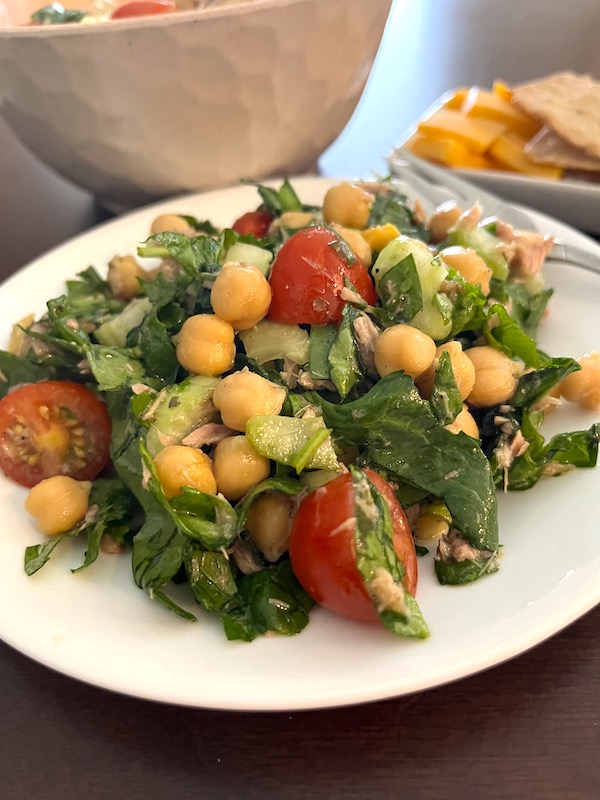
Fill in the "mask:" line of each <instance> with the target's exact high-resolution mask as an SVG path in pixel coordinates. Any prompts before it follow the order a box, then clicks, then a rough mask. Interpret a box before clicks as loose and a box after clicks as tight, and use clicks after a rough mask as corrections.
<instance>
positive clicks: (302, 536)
mask: <svg viewBox="0 0 600 800" xmlns="http://www.w3.org/2000/svg"><path fill="white" fill-rule="evenodd" d="M365 473H366V475H367V476H368V478H369V480H370V481H371V483H372V484H373V486H374V487H375V488H376V489H377V490H378V491H379V492H380V493H381V495H382V496H383V499H384V500H385V501H386V503H387V505H388V508H389V510H390V514H391V517H392V527H393V540H394V550H395V551H396V555H397V556H398V558H399V559H400V561H401V562H402V563H403V564H404V569H405V572H406V574H405V578H404V585H405V587H406V589H407V590H408V591H409V592H410V593H411V594H412V595H414V594H415V592H416V589H417V578H418V574H417V554H416V552H415V545H414V542H413V538H412V534H411V532H410V528H409V526H408V522H407V521H406V516H405V514H404V511H403V510H402V506H401V505H400V503H399V502H398V500H397V499H396V496H395V495H394V492H393V491H392V488H391V487H390V485H389V484H388V483H387V481H385V480H384V479H383V478H382V477H381V476H380V475H378V474H377V473H376V472H373V471H372V470H369V469H368V470H365ZM353 517H354V489H353V486H352V476H351V475H350V474H349V473H346V474H344V475H341V476H340V477H339V478H335V480H333V481H330V482H329V483H326V484H325V485H324V486H322V487H321V488H319V489H317V490H316V491H314V492H312V493H311V494H309V495H308V497H306V498H305V499H304V500H303V501H302V503H300V507H299V508H298V512H297V513H296V516H295V517H294V522H293V524H292V532H291V536H290V560H291V563H292V568H293V570H294V574H295V575H296V577H297V578H298V580H299V582H300V584H301V585H302V586H303V587H304V589H305V590H306V592H308V594H309V595H310V596H311V597H312V598H313V600H316V602H317V603H320V604H321V605H323V606H325V607H327V608H329V609H330V610H331V611H335V612H337V613H338V614H341V615H342V616H345V617H350V619H356V620H359V621H361V622H377V621H378V620H379V617H378V615H377V612H376V610H375V607H374V605H373V603H372V601H371V599H370V598H369V595H368V593H367V590H366V589H365V586H364V583H363V581H362V578H361V576H360V573H359V571H358V568H357V566H356V549H355V545H354V525H353V524H350V525H348V524H347V522H348V520H352V518H353Z"/></svg>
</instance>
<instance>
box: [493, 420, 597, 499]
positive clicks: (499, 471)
mask: <svg viewBox="0 0 600 800" xmlns="http://www.w3.org/2000/svg"><path fill="white" fill-rule="evenodd" d="M542 419H543V415H542V414H540V413H539V412H527V411H525V412H523V416H522V420H521V433H522V435H523V436H524V438H525V439H526V440H527V442H528V447H527V449H526V450H525V452H524V453H522V454H521V455H520V456H517V457H516V458H515V459H514V461H513V462H512V464H511V465H510V467H508V470H507V472H506V474H504V470H503V468H502V465H501V463H499V460H498V457H497V456H496V455H494V457H493V458H492V468H493V469H494V472H495V477H496V481H497V482H498V483H504V485H505V486H506V488H507V489H510V490H524V489H529V488H531V487H532V486H533V485H534V484H536V483H537V482H538V481H539V480H540V478H542V477H544V476H552V475H560V474H562V473H563V472H565V471H567V470H569V469H572V468H575V467H579V468H590V467H595V466H596V462H597V458H598V443H599V442H600V424H598V423H596V424H595V425H592V426H591V428H589V429H588V430H583V431H573V432H571V433H559V434H557V435H556V436H553V437H552V438H551V439H550V441H549V442H546V441H545V440H544V437H543V436H542V434H541V433H540V431H539V426H540V425H541V422H542Z"/></svg>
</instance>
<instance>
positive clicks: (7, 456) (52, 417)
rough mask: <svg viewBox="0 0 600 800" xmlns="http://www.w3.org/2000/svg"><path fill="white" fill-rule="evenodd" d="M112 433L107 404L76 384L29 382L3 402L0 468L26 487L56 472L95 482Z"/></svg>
mask: <svg viewBox="0 0 600 800" xmlns="http://www.w3.org/2000/svg"><path fill="white" fill-rule="evenodd" d="M110 436H111V423H110V417H109V416H108V413H107V411H106V405H105V404H104V403H103V402H102V400H99V399H98V398H97V397H96V395H94V394H92V392H90V390H89V389H86V387H85V386H81V385H80V384H78V383H71V382H69V381H42V382H41V383H30V384H27V385H26V386H22V387H21V388H20V389H16V390H15V391H14V392H11V393H10V394H7V395H6V397H3V398H2V400H0V469H2V471H3V472H5V473H6V475H8V477H9V478H12V479H13V480H15V481H16V482H17V483H20V484H21V485H22V486H35V485H36V483H39V482H40V481H41V480H43V479H44V478H50V477H51V476H53V475H69V476H70V477H72V478H75V479H76V480H81V481H85V480H93V479H94V478H95V477H96V476H97V475H98V473H99V472H100V471H101V470H102V469H103V468H104V467H105V466H106V463H107V462H108V459H109V446H110Z"/></svg>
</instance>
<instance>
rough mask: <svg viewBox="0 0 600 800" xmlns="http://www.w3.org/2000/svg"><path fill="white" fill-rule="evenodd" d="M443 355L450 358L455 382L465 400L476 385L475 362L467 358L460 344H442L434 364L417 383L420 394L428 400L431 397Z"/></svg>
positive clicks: (436, 352)
mask: <svg viewBox="0 0 600 800" xmlns="http://www.w3.org/2000/svg"><path fill="white" fill-rule="evenodd" d="M442 353H448V355H449V356H450V363H451V364H452V372H453V373H454V380H455V381H456V386H457V388H458V391H459V392H460V396H461V398H462V399H463V400H464V399H465V398H467V397H468V396H469V395H470V394H471V392H472V390H473V385H474V383H475V367H474V366H473V362H472V361H471V360H470V359H469V358H467V355H466V353H465V352H464V350H463V349H462V346H461V344H460V342H445V344H441V345H440V346H439V347H438V348H437V350H436V351H435V358H434V360H433V364H432V365H431V366H430V367H429V369H428V370H427V371H426V372H424V373H423V374H422V375H420V376H419V377H418V379H417V381H416V384H417V388H418V389H419V394H420V395H421V397H424V398H425V399H426V400H428V399H429V398H430V397H431V391H432V389H433V382H434V380H435V375H436V372H437V368H438V366H439V363H440V358H441V357H442Z"/></svg>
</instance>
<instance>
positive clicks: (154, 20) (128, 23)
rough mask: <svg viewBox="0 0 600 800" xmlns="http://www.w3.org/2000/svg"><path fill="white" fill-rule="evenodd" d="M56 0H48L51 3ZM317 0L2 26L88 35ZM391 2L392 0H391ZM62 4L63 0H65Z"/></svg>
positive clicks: (253, 0)
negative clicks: (89, 21)
mask: <svg viewBox="0 0 600 800" xmlns="http://www.w3.org/2000/svg"><path fill="white" fill-rule="evenodd" d="M50 2H53V0H48V3H50ZM306 2H315V0H239V2H237V3H233V4H231V5H230V4H227V5H217V6H209V7H208V8H195V9H191V10H189V11H183V10H182V11H177V12H175V13H173V14H159V15H155V16H148V17H128V18H126V19H108V20H103V21H99V22H97V23H94V24H90V25H79V24H77V23H65V24H62V25H61V24H58V25H15V26H14V27H9V28H0V39H9V38H15V39H28V38H34V39H38V38H46V37H50V36H52V37H57V36H88V35H92V34H93V33H96V32H98V31H103V30H106V29H108V28H107V26H108V25H110V30H115V31H118V30H128V29H138V28H156V27H171V26H174V25H178V24H180V23H184V22H188V23H189V22H193V23H199V22H201V21H202V20H204V19H206V20H212V19H220V18H223V17H233V16H242V15H243V16H245V15H249V14H252V13H253V12H257V11H264V10H269V9H275V8H276V7H277V8H279V9H283V8H287V7H289V6H295V5H300V4H302V3H306ZM390 2H391V0H390ZM42 5H43V0H40V8H41V7H42ZM61 5H62V3H61Z"/></svg>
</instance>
